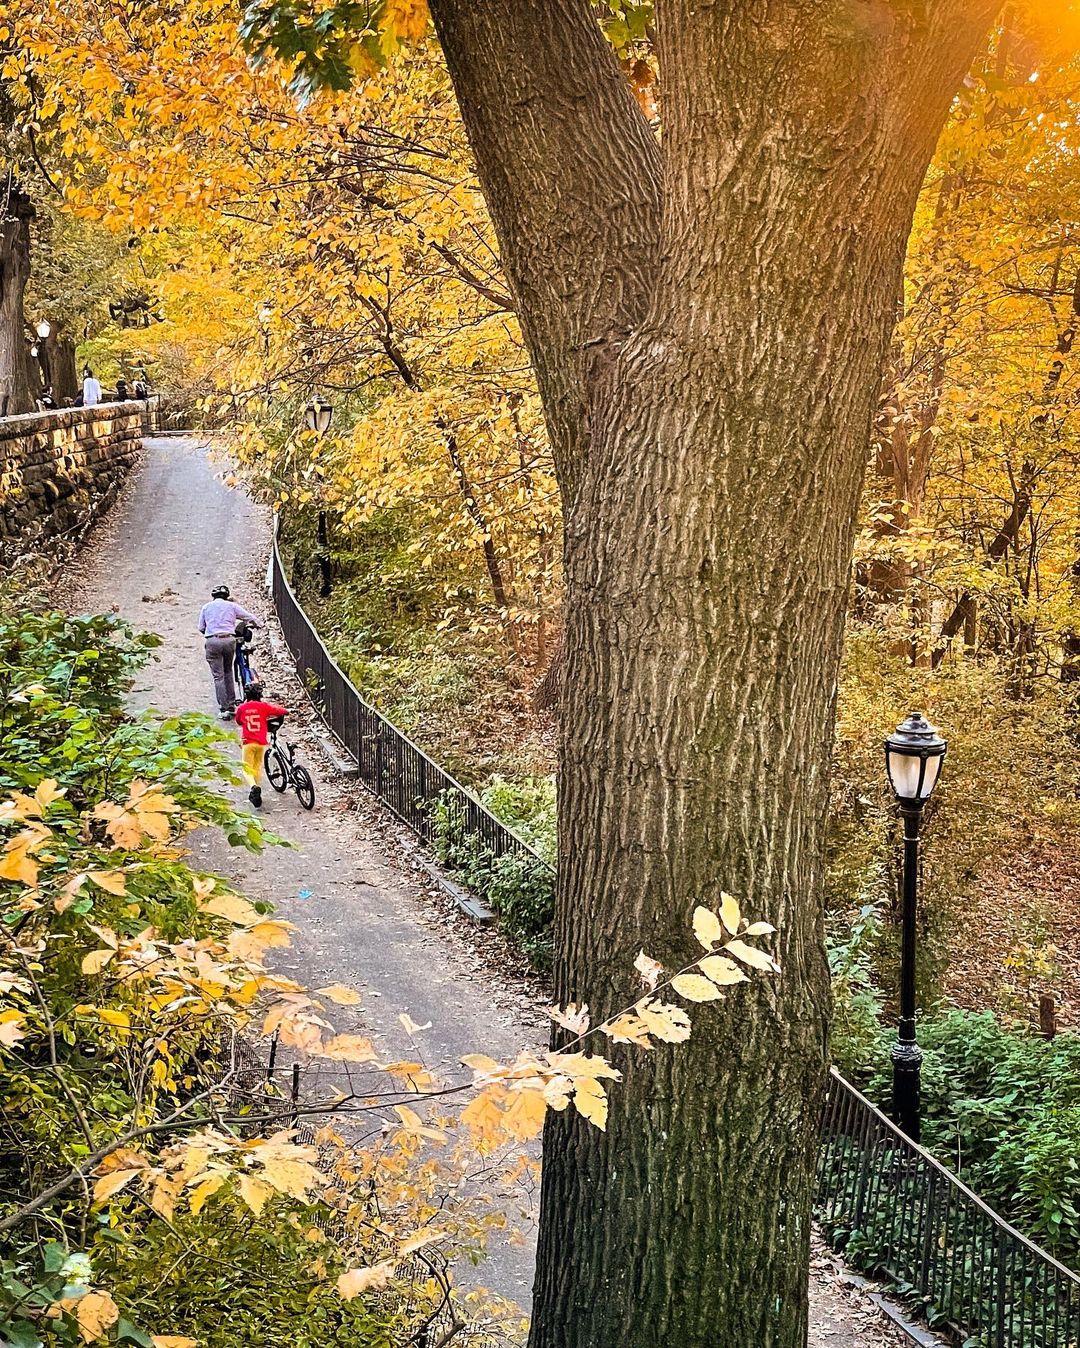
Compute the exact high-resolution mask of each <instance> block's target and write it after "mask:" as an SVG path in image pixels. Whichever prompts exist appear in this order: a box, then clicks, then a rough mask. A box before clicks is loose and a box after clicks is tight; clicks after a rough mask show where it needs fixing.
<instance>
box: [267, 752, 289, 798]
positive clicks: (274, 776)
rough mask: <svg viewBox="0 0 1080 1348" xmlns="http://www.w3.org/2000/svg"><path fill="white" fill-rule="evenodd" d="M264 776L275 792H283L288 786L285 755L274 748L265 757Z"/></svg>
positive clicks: (287, 769)
mask: <svg viewBox="0 0 1080 1348" xmlns="http://www.w3.org/2000/svg"><path fill="white" fill-rule="evenodd" d="M266 775H267V778H268V779H269V781H270V785H271V786H272V787H273V788H274V790H275V791H284V790H285V788H286V787H287V786H288V785H289V768H288V765H287V764H286V762H285V755H284V754H283V753H282V752H281V750H280V749H278V748H277V747H276V746H275V747H274V748H273V749H271V750H269V752H268V753H267V755H266Z"/></svg>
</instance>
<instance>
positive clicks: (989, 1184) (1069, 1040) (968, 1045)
mask: <svg viewBox="0 0 1080 1348" xmlns="http://www.w3.org/2000/svg"><path fill="white" fill-rule="evenodd" d="M894 1039H895V1032H894V1031H893V1030H891V1029H879V1030H878V1032H877V1035H876V1036H875V1039H874V1042H873V1045H872V1046H871V1048H870V1051H869V1052H868V1053H867V1055H866V1056H865V1057H864V1058H863V1062H862V1064H861V1066H862V1071H861V1073H859V1074H858V1075H859V1076H861V1078H862V1079H863V1080H864V1081H865V1086H864V1089H865V1091H866V1093H867V1094H868V1095H869V1096H870V1098H871V1099H872V1100H874V1101H875V1103H876V1104H878V1105H879V1106H880V1107H882V1108H885V1109H888V1105H889V1099H890V1095H891V1090H892V1068H891V1064H890V1061H889V1048H890V1046H891V1044H892V1043H893V1041H894ZM919 1042H920V1044H921V1045H922V1047H923V1049H924V1051H925V1054H926V1056H925V1059H924V1061H923V1069H922V1142H923V1145H924V1146H925V1147H926V1148H927V1149H928V1150H929V1151H931V1152H932V1153H933V1154H934V1155H935V1156H936V1157H937V1158H938V1160H940V1161H941V1162H942V1163H943V1164H944V1165H946V1166H948V1167H949V1169H950V1170H952V1171H953V1172H954V1173H955V1174H957V1175H959V1176H960V1177H961V1178H962V1179H963V1180H964V1182H965V1183H966V1184H967V1185H969V1186H970V1187H971V1188H972V1189H974V1191H975V1192H976V1193H977V1194H978V1195H979V1197H980V1198H982V1199H983V1200H984V1201H985V1202H987V1203H989V1204H990V1206H991V1207H993V1208H995V1209H996V1210H997V1211H998V1212H999V1213H1001V1215H1002V1216H1004V1217H1005V1218H1006V1219H1007V1220H1008V1221H1010V1222H1012V1223H1013V1224H1014V1225H1015V1226H1018V1227H1019V1228H1020V1229H1021V1230H1022V1231H1024V1232H1025V1233H1026V1234H1028V1235H1030V1236H1031V1237H1032V1238H1033V1239H1035V1240H1037V1241H1038V1242H1039V1243H1040V1244H1041V1245H1043V1246H1044V1248H1046V1249H1047V1250H1049V1252H1050V1253H1051V1254H1053V1255H1055V1256H1056V1257H1057V1258H1058V1259H1061V1260H1062V1261H1063V1262H1065V1263H1069V1264H1071V1265H1073V1266H1080V1163H1078V1158H1080V1035H1076V1034H1069V1033H1066V1034H1060V1035H1058V1036H1057V1038H1055V1039H1053V1040H1046V1039H1041V1038H1038V1037H1036V1036H1035V1035H1034V1034H1031V1033H1028V1032H1026V1031H1024V1030H1023V1029H1020V1028H1016V1027H1014V1026H1013V1025H1010V1024H1005V1023H1003V1022H1002V1021H1000V1020H998V1019H997V1018H996V1017H995V1016H994V1015H993V1013H992V1012H989V1011H982V1012H971V1011H962V1010H955V1009H954V1010H949V1011H946V1012H944V1013H943V1014H941V1015H937V1016H931V1017H928V1018H926V1019H925V1020H923V1021H922V1022H921V1023H920V1025H919Z"/></svg>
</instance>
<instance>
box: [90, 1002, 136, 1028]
mask: <svg viewBox="0 0 1080 1348" xmlns="http://www.w3.org/2000/svg"><path fill="white" fill-rule="evenodd" d="M94 1012H95V1014H96V1015H97V1018H98V1020H103V1021H104V1022H105V1024H106V1025H115V1026H116V1027H117V1028H118V1029H121V1030H129V1029H130V1028H131V1017H130V1016H129V1015H128V1013H127V1012H126V1011H115V1010H113V1008H112V1007H111V1006H95V1007H94Z"/></svg>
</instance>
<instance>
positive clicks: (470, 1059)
mask: <svg viewBox="0 0 1080 1348" xmlns="http://www.w3.org/2000/svg"><path fill="white" fill-rule="evenodd" d="M461 1061H462V1062H463V1063H464V1065H465V1066H466V1067H471V1068H472V1070H473V1071H474V1072H478V1073H479V1074H480V1075H481V1076H491V1075H492V1073H495V1072H501V1071H502V1070H503V1069H502V1066H501V1065H500V1064H499V1063H497V1062H496V1061H495V1059H494V1058H489V1057H487V1056H486V1055H485V1054H483V1053H466V1055H465V1057H464V1058H462V1060H461Z"/></svg>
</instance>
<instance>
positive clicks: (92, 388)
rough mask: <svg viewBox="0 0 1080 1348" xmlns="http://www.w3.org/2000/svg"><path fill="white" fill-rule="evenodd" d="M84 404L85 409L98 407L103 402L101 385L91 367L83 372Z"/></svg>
mask: <svg viewBox="0 0 1080 1348" xmlns="http://www.w3.org/2000/svg"><path fill="white" fill-rule="evenodd" d="M82 402H83V406H84V407H96V406H97V405H98V403H99V402H101V385H100V384H99V383H98V381H97V380H96V379H95V378H94V372H93V370H91V368H90V366H89V365H88V366H87V367H86V369H85V370H83V381H82Z"/></svg>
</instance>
